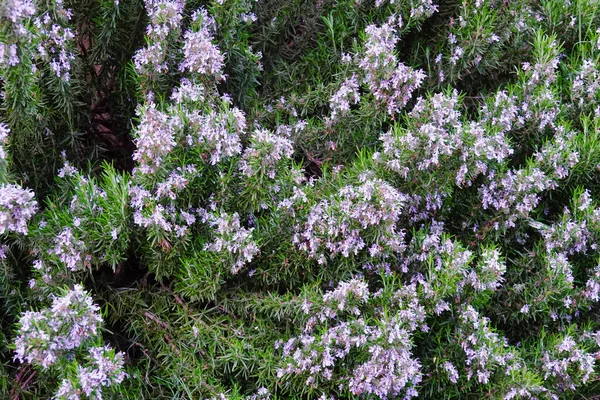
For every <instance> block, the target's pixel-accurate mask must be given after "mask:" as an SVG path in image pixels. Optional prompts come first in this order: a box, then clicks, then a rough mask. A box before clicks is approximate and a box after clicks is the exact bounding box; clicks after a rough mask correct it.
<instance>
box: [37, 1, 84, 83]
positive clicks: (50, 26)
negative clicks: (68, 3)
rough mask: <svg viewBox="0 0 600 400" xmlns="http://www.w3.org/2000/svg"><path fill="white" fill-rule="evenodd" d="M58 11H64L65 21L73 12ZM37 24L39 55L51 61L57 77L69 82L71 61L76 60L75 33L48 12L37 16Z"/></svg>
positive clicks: (51, 67)
mask: <svg viewBox="0 0 600 400" xmlns="http://www.w3.org/2000/svg"><path fill="white" fill-rule="evenodd" d="M57 3H58V2H57ZM57 11H62V14H63V15H64V16H65V18H64V22H65V23H66V22H68V20H69V19H70V17H71V12H70V11H66V10H64V9H63V10H57ZM56 14H58V13H56ZM35 25H36V27H37V28H38V31H39V44H38V46H37V50H38V55H39V57H40V58H41V59H42V60H44V61H47V62H48V63H49V65H50V69H52V71H53V72H54V73H55V74H56V76H57V77H59V78H61V79H62V80H63V81H66V82H68V81H69V79H70V71H71V63H72V62H73V61H74V60H75V54H74V53H73V50H72V47H73V46H74V38H75V34H74V33H73V31H72V30H71V29H70V28H68V27H64V26H61V25H60V24H57V23H55V22H54V21H53V20H52V18H51V17H50V14H48V13H46V14H45V15H44V16H43V17H41V18H36V20H35Z"/></svg>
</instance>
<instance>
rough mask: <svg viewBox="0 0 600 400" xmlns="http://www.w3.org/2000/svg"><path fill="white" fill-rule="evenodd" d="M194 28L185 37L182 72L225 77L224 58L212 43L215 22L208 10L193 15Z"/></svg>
mask: <svg viewBox="0 0 600 400" xmlns="http://www.w3.org/2000/svg"><path fill="white" fill-rule="evenodd" d="M192 27H194V29H192V30H190V31H187V32H186V33H185V36H184V45H183V54H184V61H183V63H182V65H181V70H187V71H190V72H192V73H196V74H202V75H210V76H215V77H217V78H221V77H223V75H222V70H223V61H224V57H223V55H222V54H221V52H220V50H219V48H218V47H217V46H216V45H215V44H213V43H212V41H213V37H212V35H213V34H214V31H215V21H214V19H212V17H210V16H209V15H208V13H207V12H206V10H203V9H202V10H198V11H195V12H194V14H193V15H192Z"/></svg>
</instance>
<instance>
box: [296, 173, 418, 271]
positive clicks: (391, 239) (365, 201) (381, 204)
mask: <svg viewBox="0 0 600 400" xmlns="http://www.w3.org/2000/svg"><path fill="white" fill-rule="evenodd" d="M405 202H406V197H405V196H404V195H403V194H401V193H400V192H398V191H397V190H396V189H395V188H393V187H392V186H391V185H390V184H388V183H387V182H385V181H382V180H380V179H369V178H367V176H366V175H363V176H362V184H361V185H360V186H351V185H350V186H346V187H343V188H342V189H340V190H339V192H338V193H337V194H336V195H333V196H331V197H330V199H328V200H322V201H321V202H319V203H318V204H316V205H314V206H313V207H312V208H311V210H310V213H309V215H308V218H307V221H306V223H304V224H303V225H301V226H297V227H296V234H295V235H294V238H293V242H294V243H295V244H296V245H297V246H298V248H299V249H300V250H302V251H305V252H307V253H308V255H309V257H310V258H313V259H317V260H318V262H319V263H320V264H325V263H326V260H327V258H326V256H327V255H328V256H334V255H336V254H341V255H342V256H343V257H350V255H351V254H354V255H358V253H359V252H360V251H361V250H363V249H364V248H366V247H368V251H369V254H370V256H371V257H377V256H381V255H384V254H383V253H386V252H400V251H402V250H403V249H404V240H403V236H404V235H403V233H402V231H398V230H397V229H396V224H397V222H398V220H399V218H400V215H401V212H402V209H403V206H404V204H405Z"/></svg>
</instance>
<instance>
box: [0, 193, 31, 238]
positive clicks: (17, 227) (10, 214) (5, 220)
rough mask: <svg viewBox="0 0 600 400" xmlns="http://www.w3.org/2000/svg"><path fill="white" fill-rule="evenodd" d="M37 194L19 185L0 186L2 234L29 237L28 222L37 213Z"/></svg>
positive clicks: (0, 225) (0, 226)
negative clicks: (13, 233)
mask: <svg viewBox="0 0 600 400" xmlns="http://www.w3.org/2000/svg"><path fill="white" fill-rule="evenodd" d="M34 197H35V194H34V193H33V192H32V191H31V190H29V189H23V188H22V187H21V186H19V185H13V184H7V183H3V184H1V185H0V234H4V233H5V232H7V231H8V232H17V233H21V234H23V235H27V232H28V230H27V221H28V220H30V219H31V217H33V216H34V214H35V213H36V211H37V201H35V200H34Z"/></svg>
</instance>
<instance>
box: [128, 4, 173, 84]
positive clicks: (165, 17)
mask: <svg viewBox="0 0 600 400" xmlns="http://www.w3.org/2000/svg"><path fill="white" fill-rule="evenodd" d="M145 4H146V11H147V12H148V17H149V18H150V24H149V25H148V28H147V29H146V35H147V38H148V41H149V44H148V47H145V48H143V49H141V50H138V52H137V53H136V54H135V56H134V58H133V60H134V63H135V69H136V70H137V71H138V73H140V74H143V75H147V76H155V75H156V74H157V73H161V72H165V71H166V70H167V68H168V67H167V53H168V50H169V42H170V39H169V38H170V37H176V36H178V35H179V31H180V29H181V21H182V18H183V9H184V7H185V0H173V1H171V0H145Z"/></svg>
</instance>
